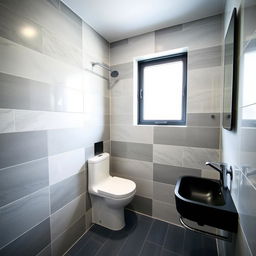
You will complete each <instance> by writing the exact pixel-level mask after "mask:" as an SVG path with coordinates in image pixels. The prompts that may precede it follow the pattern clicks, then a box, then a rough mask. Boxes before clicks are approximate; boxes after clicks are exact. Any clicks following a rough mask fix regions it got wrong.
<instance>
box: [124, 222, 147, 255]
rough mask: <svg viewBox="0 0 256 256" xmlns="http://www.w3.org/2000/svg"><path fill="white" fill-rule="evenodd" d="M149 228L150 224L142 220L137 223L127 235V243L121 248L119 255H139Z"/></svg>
mask: <svg viewBox="0 0 256 256" xmlns="http://www.w3.org/2000/svg"><path fill="white" fill-rule="evenodd" d="M150 226H151V222H148V221H144V220H141V221H138V222H137V226H136V228H135V229H134V230H133V231H132V232H131V233H130V234H129V237H128V239H127V241H126V242H125V243H124V246H123V247H122V248H121V250H120V252H119V255H120V256H121V255H122V256H126V255H127V256H130V255H134V256H135V255H139V253H140V251H141V249H142V246H143V242H144V241H145V239H146V235H147V233H148V231H149V229H150Z"/></svg>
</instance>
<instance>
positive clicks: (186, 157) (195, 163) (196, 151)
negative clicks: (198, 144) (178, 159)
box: [182, 147, 219, 170]
mask: <svg viewBox="0 0 256 256" xmlns="http://www.w3.org/2000/svg"><path fill="white" fill-rule="evenodd" d="M218 161H219V150H218V149H208V148H190V147H186V148H184V154H183V159H182V166H183V167H190V168H196V169H208V170H210V169H212V168H211V167H207V166H206V165H205V162H218Z"/></svg>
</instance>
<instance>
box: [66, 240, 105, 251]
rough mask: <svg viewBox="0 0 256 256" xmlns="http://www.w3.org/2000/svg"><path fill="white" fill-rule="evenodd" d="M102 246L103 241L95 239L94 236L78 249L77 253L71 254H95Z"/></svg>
mask: <svg viewBox="0 0 256 256" xmlns="http://www.w3.org/2000/svg"><path fill="white" fill-rule="evenodd" d="M101 246H102V243H101V242H99V241H96V240H94V239H93V238H92V237H90V238H89V239H88V242H87V243H86V244H85V245H84V246H83V247H82V248H81V250H80V251H78V253H77V254H71V255H72V256H73V255H74V256H85V255H86V256H95V255H96V253H97V251H98V250H99V249H100V247H101Z"/></svg>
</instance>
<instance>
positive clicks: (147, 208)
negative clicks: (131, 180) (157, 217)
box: [127, 195, 152, 216]
mask: <svg viewBox="0 0 256 256" xmlns="http://www.w3.org/2000/svg"><path fill="white" fill-rule="evenodd" d="M127 208H128V209H131V210H134V211H136V212H141V213H145V214H147V215H150V216H151V215H152V199H149V198H146V197H142V196H138V195H136V196H135V197H134V198H133V200H132V202H131V203H130V204H129V205H128V206H127Z"/></svg>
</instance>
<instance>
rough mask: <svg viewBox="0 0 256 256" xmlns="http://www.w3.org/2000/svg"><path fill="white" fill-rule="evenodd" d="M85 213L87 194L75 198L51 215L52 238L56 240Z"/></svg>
mask: <svg viewBox="0 0 256 256" xmlns="http://www.w3.org/2000/svg"><path fill="white" fill-rule="evenodd" d="M84 214H85V194H82V195H81V196H79V197H77V198H75V199H74V200H72V201H71V202H70V203H68V204H67V205H65V206H64V207H63V208H61V209H60V210H59V211H57V212H55V213H54V214H52V215H51V238H52V240H55V239H56V238H57V236H59V235H60V234H61V233H63V232H64V231H65V230H66V229H68V228H69V227H70V226H72V224H73V223H74V222H76V221H77V220H78V219H80V217H82V216H84Z"/></svg>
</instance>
